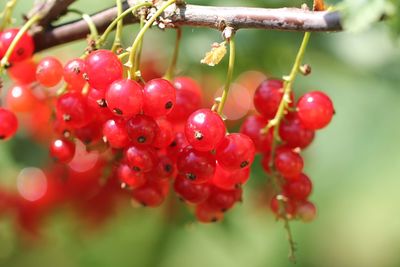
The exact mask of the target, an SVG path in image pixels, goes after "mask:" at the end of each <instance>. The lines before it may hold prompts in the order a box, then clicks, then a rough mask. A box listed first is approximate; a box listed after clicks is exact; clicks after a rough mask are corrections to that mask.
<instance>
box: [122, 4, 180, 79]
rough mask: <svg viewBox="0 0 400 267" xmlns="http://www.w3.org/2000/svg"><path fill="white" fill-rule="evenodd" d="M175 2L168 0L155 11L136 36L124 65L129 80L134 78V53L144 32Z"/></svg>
mask: <svg viewBox="0 0 400 267" xmlns="http://www.w3.org/2000/svg"><path fill="white" fill-rule="evenodd" d="M175 2H176V0H169V1H168V2H167V3H165V4H164V5H163V6H162V7H160V9H158V10H157V12H156V13H155V14H154V15H153V16H152V17H151V18H150V19H149V20H148V21H147V22H146V24H145V25H144V26H143V28H142V29H141V30H140V31H139V33H138V34H137V36H136V38H135V41H133V44H132V46H131V51H130V54H129V59H128V62H127V63H126V65H127V66H129V72H128V77H129V78H133V77H135V72H134V71H133V64H134V62H135V56H136V51H137V49H138V46H139V44H140V42H141V39H142V38H143V36H144V34H145V32H146V31H147V30H148V29H149V28H150V27H151V25H153V23H154V21H156V19H157V18H158V17H159V16H160V15H161V14H162V13H163V12H164V10H165V9H167V7H169V6H170V5H172V4H174V3H175Z"/></svg>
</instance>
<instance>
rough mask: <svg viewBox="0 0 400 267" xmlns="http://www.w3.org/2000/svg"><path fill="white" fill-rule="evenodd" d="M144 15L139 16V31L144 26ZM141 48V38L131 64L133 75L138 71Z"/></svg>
mask: <svg viewBox="0 0 400 267" xmlns="http://www.w3.org/2000/svg"><path fill="white" fill-rule="evenodd" d="M144 20H145V14H140V29H142V28H143V26H144ZM142 48H143V38H142V39H141V40H140V42H139V46H138V51H137V53H136V57H135V63H134V64H133V73H136V71H138V70H139V65H140V58H141V57H142Z"/></svg>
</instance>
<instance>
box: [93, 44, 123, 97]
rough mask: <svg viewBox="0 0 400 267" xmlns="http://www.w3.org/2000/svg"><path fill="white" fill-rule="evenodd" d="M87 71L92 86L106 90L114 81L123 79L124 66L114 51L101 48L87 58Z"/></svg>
mask: <svg viewBox="0 0 400 267" xmlns="http://www.w3.org/2000/svg"><path fill="white" fill-rule="evenodd" d="M86 73H87V76H88V79H89V80H88V82H89V84H90V86H91V87H93V88H96V89H97V90H106V89H107V88H108V87H109V86H110V85H111V84H112V83H113V82H114V81H116V80H119V79H122V74H123V66H122V63H121V61H120V60H119V58H118V56H117V55H115V54H114V53H113V52H111V51H109V50H104V49H100V50H97V51H94V52H92V53H90V54H89V56H88V57H87V58H86ZM125 97H127V96H125Z"/></svg>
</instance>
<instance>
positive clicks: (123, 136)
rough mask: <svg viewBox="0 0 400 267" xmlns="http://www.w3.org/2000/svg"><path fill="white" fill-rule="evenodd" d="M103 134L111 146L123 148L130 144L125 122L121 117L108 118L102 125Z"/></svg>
mask: <svg viewBox="0 0 400 267" xmlns="http://www.w3.org/2000/svg"><path fill="white" fill-rule="evenodd" d="M103 135H104V137H105V139H106V140H107V142H108V143H109V144H110V146H111V147H112V148H124V147H127V146H128V145H129V144H130V141H129V136H128V132H127V131H126V123H125V121H124V120H123V119H120V118H114V119H109V120H108V121H106V122H105V123H104V125H103Z"/></svg>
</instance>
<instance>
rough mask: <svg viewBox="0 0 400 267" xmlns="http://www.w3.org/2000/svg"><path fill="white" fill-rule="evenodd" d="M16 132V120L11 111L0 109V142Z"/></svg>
mask: <svg viewBox="0 0 400 267" xmlns="http://www.w3.org/2000/svg"><path fill="white" fill-rule="evenodd" d="M17 130H18V120H17V117H16V116H15V114H14V113H12V112H11V111H9V110H7V109H4V108H0V140H6V139H9V138H11V137H12V136H14V134H15V133H16V132H17Z"/></svg>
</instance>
